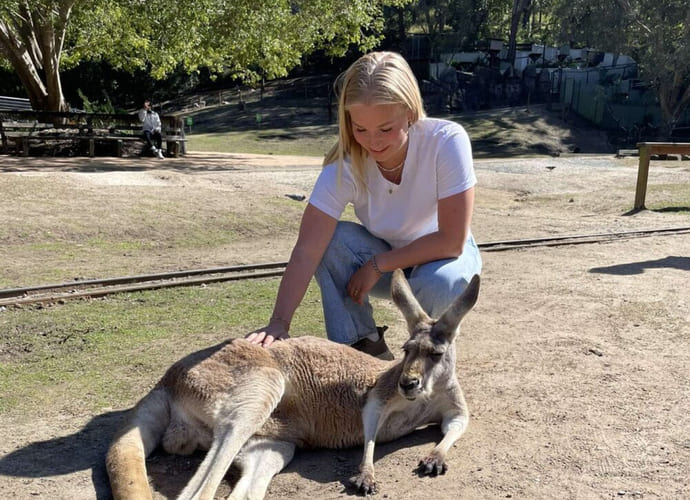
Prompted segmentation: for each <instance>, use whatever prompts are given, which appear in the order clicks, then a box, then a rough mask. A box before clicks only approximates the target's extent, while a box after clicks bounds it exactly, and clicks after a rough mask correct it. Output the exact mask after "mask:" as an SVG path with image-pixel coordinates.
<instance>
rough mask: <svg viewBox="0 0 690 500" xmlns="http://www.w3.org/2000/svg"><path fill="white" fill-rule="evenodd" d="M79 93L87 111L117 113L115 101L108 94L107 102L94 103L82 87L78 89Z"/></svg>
mask: <svg viewBox="0 0 690 500" xmlns="http://www.w3.org/2000/svg"><path fill="white" fill-rule="evenodd" d="M77 94H78V95H79V97H80V98H81V102H82V106H83V108H84V111H86V112H87V113H106V114H114V113H115V106H113V103H112V102H111V101H110V97H108V96H106V99H105V102H103V103H99V102H96V103H93V102H91V101H90V100H89V98H88V97H86V95H84V93H83V92H82V91H81V89H77Z"/></svg>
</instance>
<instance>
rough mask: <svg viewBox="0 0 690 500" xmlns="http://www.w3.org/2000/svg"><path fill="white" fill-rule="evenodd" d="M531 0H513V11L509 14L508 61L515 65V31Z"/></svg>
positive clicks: (516, 31)
mask: <svg viewBox="0 0 690 500" xmlns="http://www.w3.org/2000/svg"><path fill="white" fill-rule="evenodd" d="M531 2H532V0H513V13H512V15H511V16H510V36H509V38H508V62H509V63H510V65H511V66H513V67H515V53H516V51H517V50H516V48H517V33H518V27H519V26H520V18H521V17H522V16H523V15H524V13H525V12H526V11H527V10H528V9H529V6H530V3H531Z"/></svg>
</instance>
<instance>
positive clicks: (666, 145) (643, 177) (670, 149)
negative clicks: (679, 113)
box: [633, 142, 690, 211]
mask: <svg viewBox="0 0 690 500" xmlns="http://www.w3.org/2000/svg"><path fill="white" fill-rule="evenodd" d="M637 148H638V149H639V150H640V161H639V164H638V168H637V187H636V188H635V205H634V207H633V210H634V211H639V210H644V208H645V206H644V200H645V197H646V196H647V179H648V177H649V160H650V159H651V157H652V155H670V154H680V155H683V154H690V143H687V142H640V143H638V144H637Z"/></svg>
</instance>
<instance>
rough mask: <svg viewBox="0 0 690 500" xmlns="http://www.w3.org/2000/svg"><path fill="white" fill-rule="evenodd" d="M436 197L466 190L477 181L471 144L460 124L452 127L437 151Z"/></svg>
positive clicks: (444, 196) (439, 197)
mask: <svg viewBox="0 0 690 500" xmlns="http://www.w3.org/2000/svg"><path fill="white" fill-rule="evenodd" d="M437 168H438V177H437V179H438V186H437V189H438V199H439V200H441V199H443V198H448V197H449V196H453V195H454V194H458V193H462V192H463V191H467V190H468V189H469V188H471V187H472V186H474V185H475V184H476V183H477V177H476V176H475V173H474V164H473V162H472V145H471V143H470V138H469V136H468V135H467V132H466V131H465V129H464V128H462V127H461V126H460V125H456V126H454V127H452V128H451V129H450V130H449V131H448V135H447V136H446V138H445V140H444V141H443V143H442V144H441V146H440V149H439V152H438V163H437Z"/></svg>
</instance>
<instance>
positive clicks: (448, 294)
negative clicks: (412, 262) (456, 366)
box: [314, 221, 482, 344]
mask: <svg viewBox="0 0 690 500" xmlns="http://www.w3.org/2000/svg"><path fill="white" fill-rule="evenodd" d="M390 249H391V247H390V245H388V243H386V242H385V241H383V240H381V239H379V238H377V237H375V236H373V235H372V234H371V233H370V232H369V231H367V229H366V228H365V227H364V226H362V225H360V224H356V223H354V222H347V221H339V222H338V225H337V227H336V230H335V234H334V235H333V238H332V239H331V242H330V243H329V245H328V248H327V249H326V252H325V254H324V256H323V258H322V259H321V262H320V263H319V266H318V268H317V269H316V273H315V276H314V277H315V279H316V282H317V283H318V285H319V287H320V288H321V301H322V303H323V315H324V319H325V322H326V334H327V335H328V338H329V339H330V340H332V341H334V342H339V343H341V344H354V343H355V342H357V341H358V340H360V339H362V338H364V337H366V336H368V335H370V334H372V333H376V323H375V322H374V316H373V310H372V307H371V303H370V302H369V297H366V298H365V299H364V304H363V305H359V304H357V303H356V302H354V301H353V300H352V299H351V298H350V297H349V295H348V294H347V289H346V287H347V283H348V281H349V280H350V277H351V276H352V275H353V274H354V273H355V271H357V270H358V269H359V268H360V267H361V266H362V265H363V264H364V263H365V262H367V261H368V260H369V259H371V257H372V256H374V255H376V254H379V253H382V252H387V251H388V250H390ZM481 270H482V259H481V256H480V254H479V248H478V247H477V244H476V243H475V241H474V238H473V237H472V236H471V235H470V237H469V238H468V239H467V241H466V242H465V247H464V249H463V252H462V255H460V256H459V257H458V258H455V259H442V260H437V261H433V262H427V263H426V264H420V265H418V266H414V267H412V268H408V269H405V270H404V271H405V275H406V276H407V279H408V281H409V283H410V287H411V288H412V292H413V293H414V294H415V297H417V300H418V301H419V304H420V305H421V306H422V308H423V309H424V310H425V311H426V312H427V313H428V314H429V315H430V316H431V317H433V318H438V317H439V316H440V315H441V313H442V312H443V311H445V309H446V308H447V307H448V306H449V305H450V303H451V302H452V301H453V300H454V299H455V298H456V297H457V296H458V295H460V294H461V293H462V291H463V290H464V289H465V287H466V286H467V284H468V283H469V281H470V279H471V278H472V276H474V275H475V274H479V273H480V272H481ZM391 277H392V273H384V274H383V276H381V278H380V279H379V281H378V282H377V283H376V285H375V286H374V288H373V289H372V290H371V291H370V292H369V295H371V296H374V297H380V298H388V299H390V297H391V295H390V286H391Z"/></svg>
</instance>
